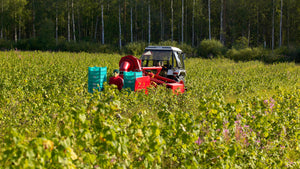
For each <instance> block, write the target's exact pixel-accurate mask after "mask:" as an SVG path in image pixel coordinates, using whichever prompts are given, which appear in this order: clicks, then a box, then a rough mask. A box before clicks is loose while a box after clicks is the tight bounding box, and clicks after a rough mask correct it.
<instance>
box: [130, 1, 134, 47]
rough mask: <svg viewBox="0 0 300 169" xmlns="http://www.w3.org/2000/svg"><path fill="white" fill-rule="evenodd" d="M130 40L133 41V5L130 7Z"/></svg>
mask: <svg viewBox="0 0 300 169" xmlns="http://www.w3.org/2000/svg"><path fill="white" fill-rule="evenodd" d="M130 42H131V43H132V42H133V27H132V7H131V8H130Z"/></svg>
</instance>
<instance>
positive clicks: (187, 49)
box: [157, 40, 196, 57]
mask: <svg viewBox="0 0 300 169" xmlns="http://www.w3.org/2000/svg"><path fill="white" fill-rule="evenodd" d="M157 45H159V46H174V47H178V48H180V49H181V50H182V51H183V52H184V53H185V54H186V55H187V56H188V57H193V56H194V55H195V51H196V49H195V48H193V47H192V46H191V45H188V44H186V43H180V44H179V43H178V42H177V41H173V42H172V41H171V40H167V41H162V42H159V43H158V44H157Z"/></svg>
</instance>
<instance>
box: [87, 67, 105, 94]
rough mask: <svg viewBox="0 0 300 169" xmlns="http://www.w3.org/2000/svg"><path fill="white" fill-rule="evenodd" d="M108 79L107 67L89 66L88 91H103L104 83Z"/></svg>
mask: <svg viewBox="0 0 300 169" xmlns="http://www.w3.org/2000/svg"><path fill="white" fill-rule="evenodd" d="M106 81H107V67H89V79H88V91H89V93H94V90H98V91H102V90H103V83H104V82H106Z"/></svg>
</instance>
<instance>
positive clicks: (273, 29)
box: [272, 0, 275, 51]
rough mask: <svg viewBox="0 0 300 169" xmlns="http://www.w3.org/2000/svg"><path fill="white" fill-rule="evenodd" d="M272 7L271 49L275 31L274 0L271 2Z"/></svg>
mask: <svg viewBox="0 0 300 169" xmlns="http://www.w3.org/2000/svg"><path fill="white" fill-rule="evenodd" d="M272 9H273V14H272V51H273V50H274V45H275V44H274V31H275V0H273V3H272Z"/></svg>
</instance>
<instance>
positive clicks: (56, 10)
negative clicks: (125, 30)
mask: <svg viewBox="0 0 300 169" xmlns="http://www.w3.org/2000/svg"><path fill="white" fill-rule="evenodd" d="M55 41H56V45H57V44H58V5H57V0H56V4H55Z"/></svg>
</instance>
